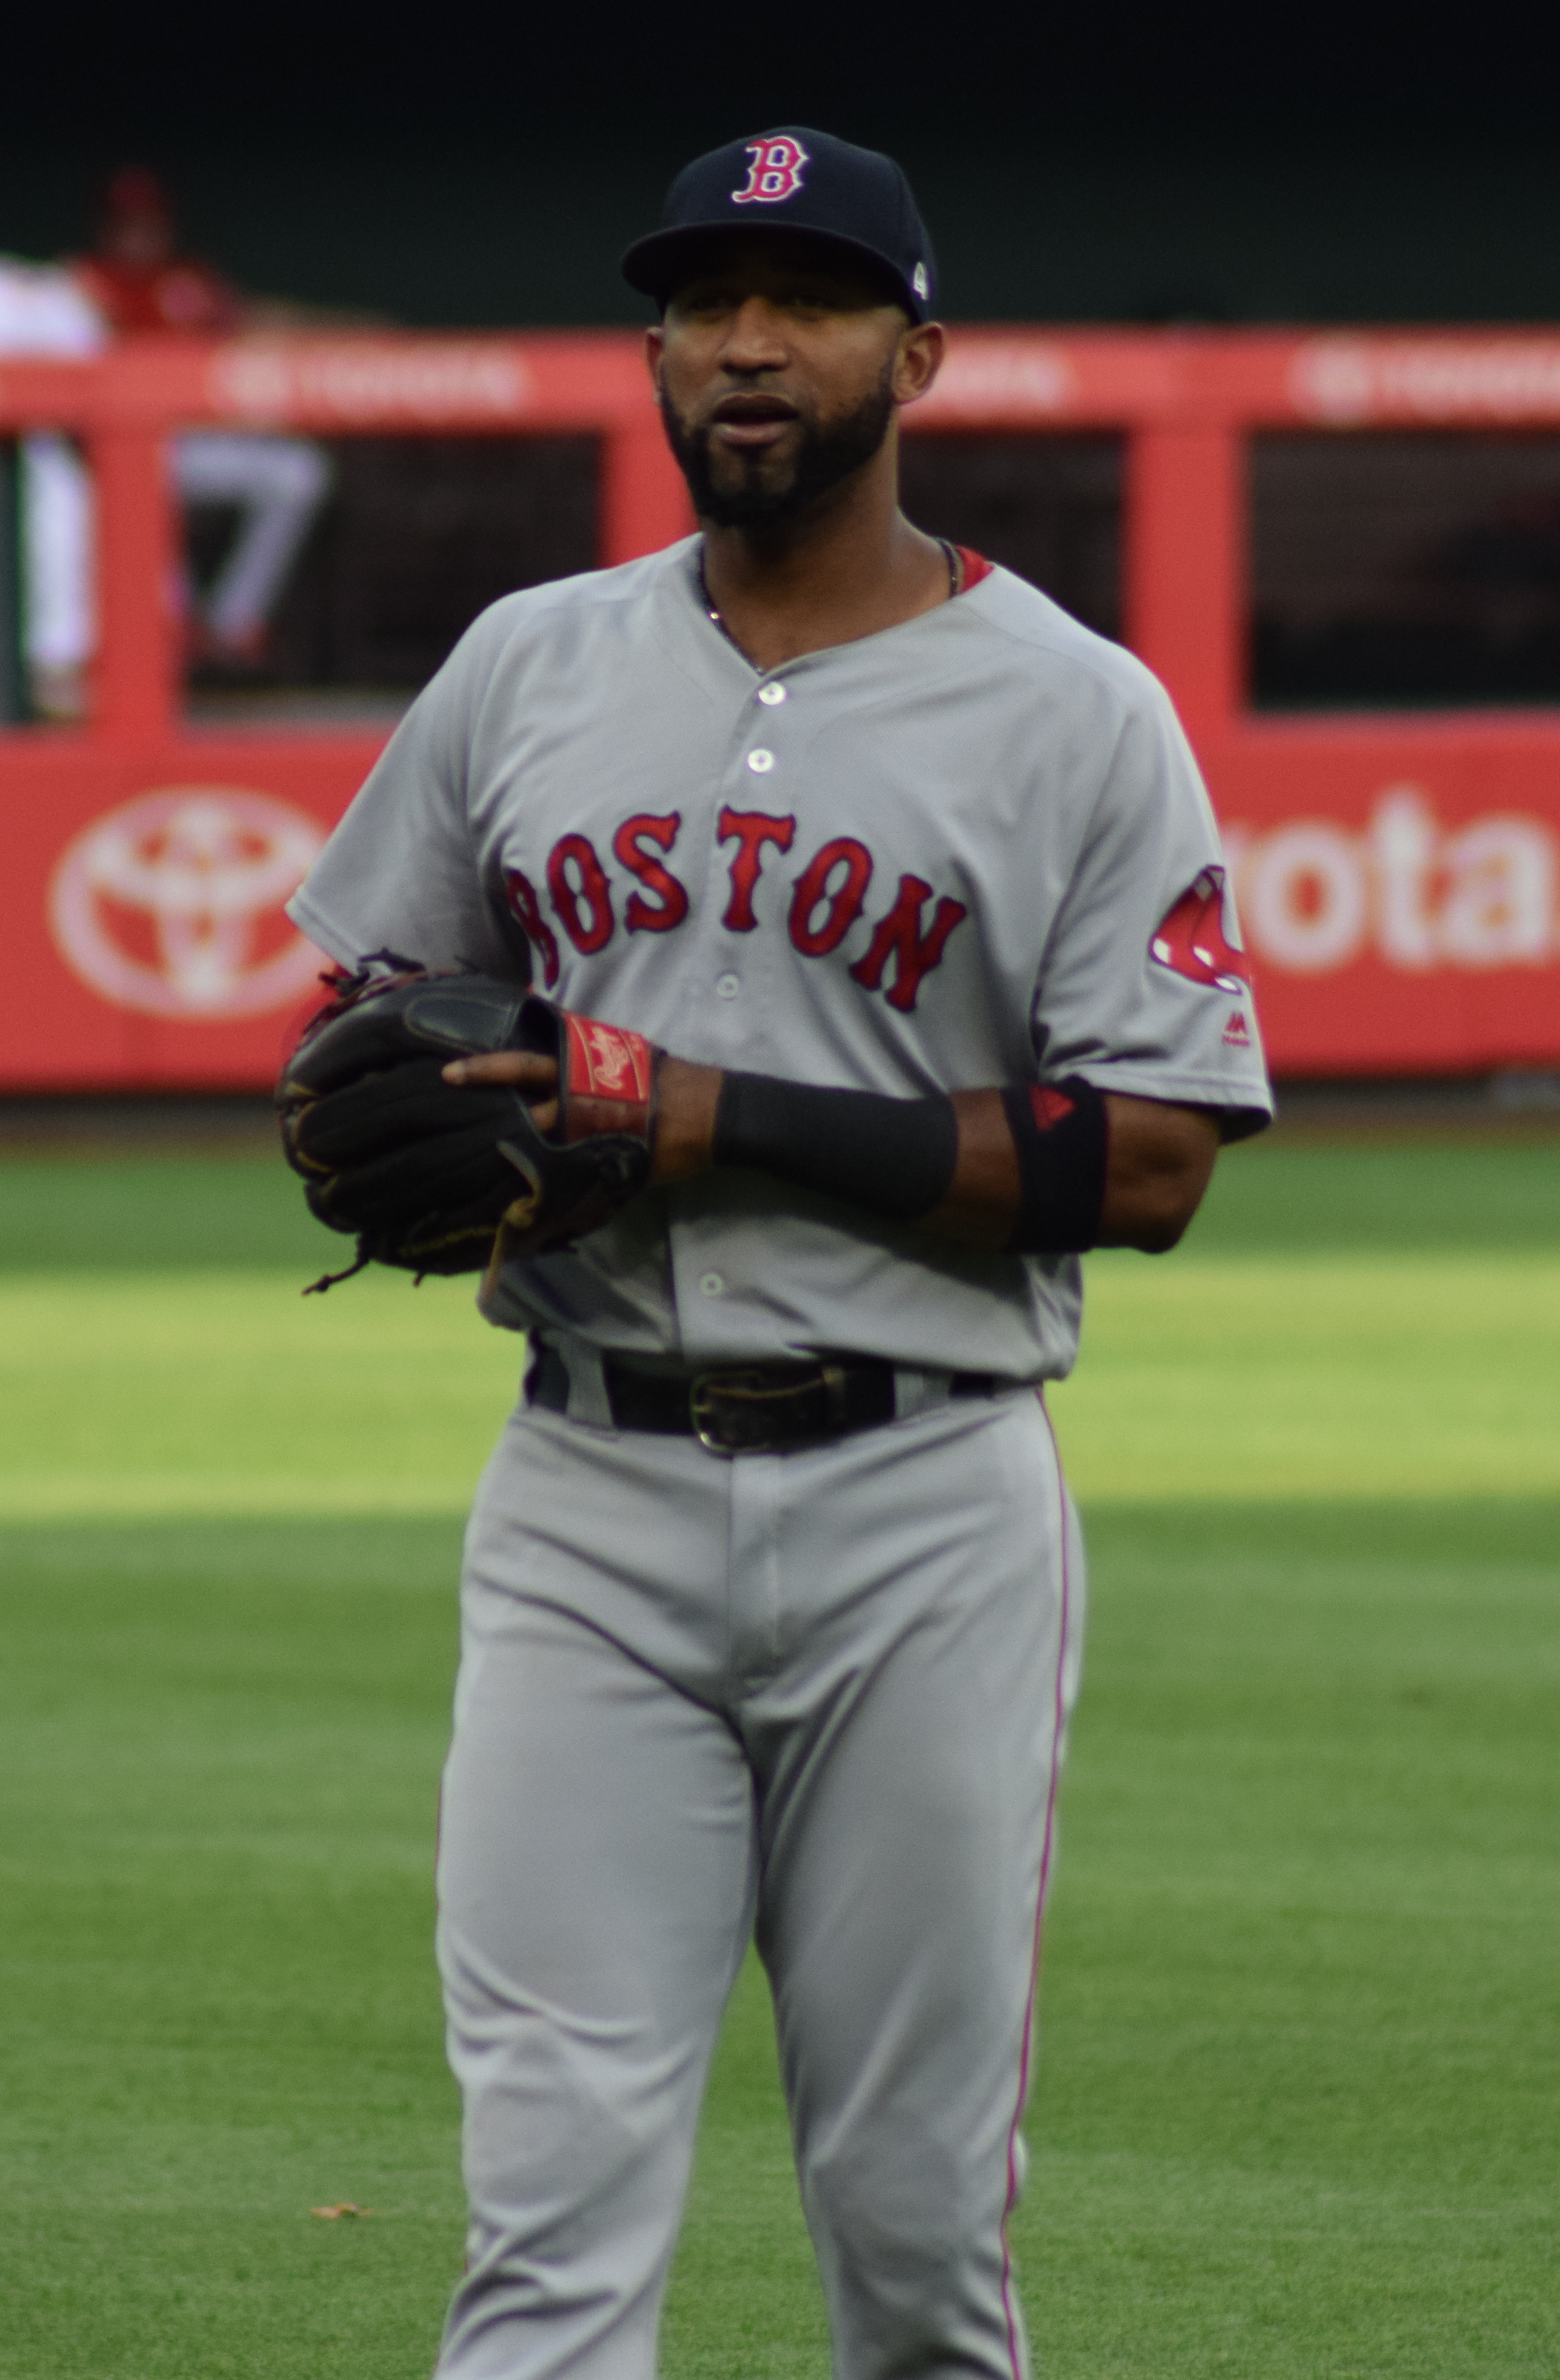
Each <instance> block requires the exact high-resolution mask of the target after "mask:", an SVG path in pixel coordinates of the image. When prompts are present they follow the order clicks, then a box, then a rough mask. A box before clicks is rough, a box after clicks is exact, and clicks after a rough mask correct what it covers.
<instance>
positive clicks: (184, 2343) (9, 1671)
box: [0, 1140, 1560, 2380]
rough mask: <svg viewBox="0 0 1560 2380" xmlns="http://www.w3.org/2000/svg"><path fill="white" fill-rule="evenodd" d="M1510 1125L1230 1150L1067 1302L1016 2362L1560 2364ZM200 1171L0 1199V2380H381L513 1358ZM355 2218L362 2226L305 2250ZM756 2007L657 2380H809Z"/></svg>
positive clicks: (1536, 1343)
mask: <svg viewBox="0 0 1560 2380" xmlns="http://www.w3.org/2000/svg"><path fill="white" fill-rule="evenodd" d="M1557 1189H1560V1143H1556V1142H1554V1141H1550V1142H1544V1141H1539V1140H1535V1141H1531V1142H1528V1143H1526V1144H1521V1145H1508V1146H1480V1145H1476V1144H1464V1145H1454V1144H1447V1145H1435V1144H1414V1145H1409V1146H1402V1147H1391V1146H1369V1145H1367V1146H1360V1147H1321V1146H1306V1145H1290V1146H1285V1145H1283V1144H1282V1143H1274V1144H1272V1145H1270V1146H1264V1145H1263V1144H1258V1145H1257V1146H1255V1147H1252V1148H1249V1149H1242V1150H1239V1151H1236V1152H1233V1153H1232V1154H1231V1155H1230V1157H1229V1158H1227V1160H1226V1161H1225V1163H1224V1165H1223V1167H1222V1168H1221V1172H1220V1177H1219V1179H1218V1181H1217V1183H1216V1184H1215V1193H1214V1195H1213V1196H1212V1197H1211V1199H1210V1201H1209V1205H1208V1208H1207V1209H1206V1210H1205V1213H1204V1215H1203V1218H1201V1219H1200V1220H1199V1223H1198V1225H1197V1226H1196V1228H1195V1230H1194V1232H1193V1233H1192V1235H1191V1238H1190V1239H1189V1241H1188V1243H1187V1244H1186V1246H1185V1247H1184V1248H1183V1249H1182V1250H1181V1251H1180V1252H1179V1253H1178V1254H1177V1255H1176V1256H1175V1257H1171V1258H1169V1259H1167V1260H1165V1261H1163V1262H1158V1263H1151V1262H1149V1261H1147V1260H1144V1259H1139V1258H1131V1257H1107V1258H1100V1259H1096V1260H1095V1261H1094V1264H1093V1267H1092V1283H1091V1300H1092V1313H1091V1318H1090V1327H1089V1332H1088V1341H1087V1353H1086V1355H1085V1359H1084V1361H1083V1363H1082V1365H1081V1366H1080V1369H1079V1373H1078V1376H1077V1378H1075V1380H1074V1381H1072V1382H1070V1383H1069V1384H1068V1386H1067V1387H1066V1388H1065V1389H1064V1390H1061V1391H1059V1392H1058V1395H1057V1397H1056V1399H1055V1409H1056V1412H1057V1415H1058V1427H1059V1428H1060V1430H1061V1433H1062V1436H1063V1442H1064V1446H1065V1448H1066V1450H1067V1451H1068V1455H1069V1459H1070V1465H1071V1468H1072V1472H1073V1475H1074V1479H1075V1483H1076V1485H1077V1487H1078V1488H1079V1491H1080V1493H1081V1495H1082V1499H1083V1500H1084V1503H1085V1507H1086V1511H1087V1514H1088V1520H1089V1527H1090V1540H1091V1552H1092V1566H1093V1589H1094V1613H1093V1622H1092V1631H1093V1633H1092V1638H1091V1644H1090V1652H1089V1663H1088V1676H1087V1682H1086V1689H1085V1695H1084V1701H1083V1704H1082V1710H1081V1713H1080V1718H1079V1721H1078V1725H1077V1730H1076V1734H1075V1741H1074V1750H1073V1761H1072V1768H1071V1774H1070V1779H1069V1784H1068V1789H1067V1794H1066V1801H1065V1806H1064V1818H1063V1857H1062V1864H1061V1871H1060V1877H1059V1882H1058V1889H1057V1896H1056V1900H1055V1904H1054V1909H1053V1913H1052V1916H1051V1920H1050V1923H1049V1925H1048V1928H1047V1944H1046V1982H1045V1990H1044V1995H1043V2003H1042V2007H1043V2034H1044V2044H1043V2054H1042V2061H1041V2067H1040V2076H1039V2083H1038V2087H1037V2090H1036V2094H1035V2099H1034V2107H1033V2109H1032V2115H1031V2122H1030V2140H1031V2147H1032V2153H1033V2160H1034V2162H1033V2168H1032V2173H1031V2180H1030V2187H1029V2191H1028V2194H1027V2196H1026V2198H1025V2201H1024V2204H1023V2207H1022V2215H1021V2217H1020V2219H1019V2222H1018V2224H1017V2226H1016V2231H1015V2240H1016V2246H1017V2250H1018V2253H1019V2257H1020V2260H1021V2273H1022V2281H1023V2286H1024V2294H1025V2298H1026V2302H1027V2304H1028V2307H1029V2313H1030V2321H1031V2325H1032V2330H1033V2332H1034V2338H1035V2342H1036V2349H1037V2363H1038V2366H1039V2369H1040V2370H1041V2372H1042V2373H1044V2374H1047V2375H1053V2380H1128V2375H1131V2380H1171V2375H1175V2376H1176V2380H1181V2375H1186V2376H1187V2380H1201V2375H1204V2374H1209V2375H1211V2374H1231V2375H1246V2374H1252V2375H1268V2374H1272V2375H1275V2380H1279V2375H1282V2376H1283V2380H1288V2375H1295V2380H1300V2375H1304V2380H1313V2375H1314V2380H1322V2375H1325V2380H1375V2376H1376V2375H1387V2374H1391V2375H1395V2380H1396V2376H1397V2375H1401V2380H1410V2375H1411V2380H1439V2375H1443V2374H1445V2375H1448V2380H1450V2375H1457V2376H1458V2380H1462V2375H1474V2374H1477V2375H1481V2380H1482V2375H1490V2376H1491V2380H1494V2375H1497V2374H1498V2375H1502V2380H1505V2375H1521V2380H1526V2375H1533V2380H1538V2375H1541V2374H1542V2375H1553V2374H1555V2373H1556V2371H1557V2370H1560V2317H1557V2313H1556V2302H1555V2299H1556V2293H1555V2289H1554V2234H1555V2221H1556V2189H1555V2159H1554V2141H1555V2138H1556V2133H1557V2128H1560V2088H1557V2084H1560V2073H1557V2068H1560V2028H1557V2023H1556V2020H1557V2018H1560V1749H1557V1746H1560V1696H1557V1694H1556V1686H1557V1683H1560V1677H1557V1672H1560V1654H1557V1649H1556V1647H1557V1633H1556V1619H1557V1616H1560V1614H1557V1604H1560V1591H1557V1590H1560V1360H1557V1359H1560V1223H1557V1214H1560V1200H1557V1196H1556V1192H1557ZM292 1190H293V1185H292V1184H290V1182H289V1181H288V1180H287V1179H286V1177H285V1176H284V1174H283V1173H282V1172H281V1171H280V1169H279V1168H276V1167H274V1166H273V1165H272V1163H270V1162H269V1161H265V1160H248V1159H244V1158H239V1157H229V1158H205V1159H198V1158H189V1159H187V1160H180V1159H167V1160H153V1159H151V1158H144V1159H134V1160H119V1161H117V1162H115V1163H114V1164H108V1163H103V1164H98V1163H94V1162H90V1161H86V1160H76V1161H70V1162H64V1161H61V1162H52V1161H43V1160H13V1161H11V1162H10V1163H8V1164H6V1166H4V1167H3V1168H0V1597H3V1602H4V1626H5V1639H4V1642H5V1648H6V1649H5V1655H4V1660H3V1663H0V1744H3V1745H4V1753H3V1756H0V1791H3V1794H4V1805H3V1808H0V1867H3V1874H4V1885H3V1900H0V2008H3V2010H4V2022H3V2023H0V2375H4V2380H227V2375H236V2380H238V2376H240V2375H241V2380H416V2375H418V2374H424V2373H426V2371H427V2369H428V2367H429V2361H430V2358H431V2354H432V2350H433V2345H434V2341H435V2338H436V2336H437V2330H438V2325H439V2321H440V2317H441V2311H442V2302H443V2299H444V2295H445V2292H446V2290H447V2288H448V2286H449V2283H450V2281H451V2279H452V2277H453V2273H454V2270H455V2266H456V2264H457V2261H458V2257H459V2253H460V2204H459V2193H458V2189H457V2182H456V2171H455V2120H456V2119H455V2107H454V2101H453V2092H452V2090H451V2086H450V2084H449V2083H448V2080H447V2078H446V2076H445V2073H444V2070H443V2066H442V2062H441V2046H440V2039H439V2014H438V2007H437V1995H436V1991H435V1988H434V1985H433V1980H432V1973H431V1966H430V1960H429V1925H430V1889H429V1864H430V1849H431V1837H432V1827H433V1812H434V1793H435V1786H436V1778H437V1770H438V1765H439V1761H440V1757H441V1750H442V1744H443V1738H444V1730H445V1723H446V1708H447V1701H448V1693H449V1684H450V1677H451V1671H452V1666H453V1642H454V1627H453V1620H454V1611H453V1573H454V1568H455V1562H456V1559H457V1552H458V1542H459V1534H460V1520H461V1512H462V1508H463V1505H464V1502H465V1500H466V1497H467V1495H468V1493H469V1490H470V1488H471V1484H472V1481H473V1479H474V1477H475V1475H476V1472H477V1470H478V1467H479V1465H480V1463H481V1461H482V1459H483V1456H484V1454H485V1451H486V1449H487V1446H488V1443H489V1442H490V1439H491V1437H492V1435H493V1433H494V1430H495V1428H496V1426H497V1423H498V1420H499V1418H500V1416H501V1415H502V1412H503V1410H504V1408H505V1406H506V1404H507V1403H508V1401H509V1399H510V1398H511V1396H512V1395H513V1392H514V1378H515V1372H516V1366H517V1349H516V1346H515V1344H514V1342H511V1341H508V1340H505V1339H504V1338H502V1337H501V1336H500V1335H499V1334H496V1333H493V1332H490V1331H488V1330H485V1329H484V1328H483V1327H482V1326H481V1325H480V1324H479V1323H478V1322H477V1320H476V1319H475V1318H474V1317H473V1316H472V1314H471V1311H470V1303H469V1285H468V1284H465V1283H453V1284H452V1283H432V1282H430V1283H429V1284H428V1285H427V1286H426V1287H424V1288H423V1289H422V1290H420V1291H417V1292H414V1291H413V1290H412V1289H411V1288H410V1286H409V1285H407V1284H405V1283H404V1282H402V1281H399V1280H393V1279H390V1278H385V1279H382V1280H380V1279H367V1280H363V1281H355V1282H353V1283H351V1284H350V1285H349V1286H348V1287H347V1288H345V1289H344V1290H342V1291H340V1292H338V1293H333V1295H332V1296H331V1297H329V1298H327V1299H323V1300H320V1299H309V1300H308V1301H301V1300H300V1299H299V1298H298V1296H297V1294H296V1291H297V1287H298V1285H299V1284H300V1283H301V1282H302V1281H306V1280H308V1278H310V1276H311V1273H312V1272H313V1271H317V1270H318V1269H320V1263H321V1261H322V1260H323V1259H324V1258H326V1257H332V1256H333V1255H334V1254H335V1244H330V1245H326V1244H325V1235H323V1234H320V1233H315V1232H314V1231H313V1228H312V1227H311V1226H309V1225H308V1223H307V1220H305V1219H304V1218H303V1217H302V1215H301V1211H300V1210H299V1209H298V1208H296V1205H295V1201H294V1198H293V1195H292ZM346 2200H350V2201H354V2202H356V2203H357V2204H359V2205H361V2206H363V2207H365V2208H368V2209H370V2210H371V2212H369V2213H368V2214H366V2215H365V2216H362V2217H361V2218H358V2219H355V2218H351V2217H347V2218H343V2219H340V2220H336V2221H322V2220H320V2219H319V2218H318V2217H316V2216H313V2215H312V2214H311V2213H310V2209H311V2208H313V2207H316V2206H320V2205H328V2204H337V2203H339V2202H342V2201H346ZM663 2369H664V2373H665V2374H666V2380H695V2375H709V2380H771V2376H772V2380H782V2375H783V2380H790V2375H796V2380H825V2375H826V2374H827V2372H828V2347H827V2340H826V2337H825V2331H824V2325H823V2319H822V2313H821V2307H820V2303H819V2301H818V2296H817V2291H816V2284H815V2282H814V2280H813V2277H812V2271H811V2261H810V2252H809V2249H808V2245H807V2241H806V2237H805V2233H804V2229H803V2227H802V2223H801V2219H800V2216H799V2215H798V2212H797V2209H796V2205H795V2198H794V2191H793V2187H792V2180H791V2175H790V2168H789V2160H788V2155H787V2147H786V2139H785V2131H784V2121H783V2116H782V2113H781V2110H780V2105H779V2100H778V2095H777V2093H776V2089H775V2084H774V2079H773V2072H772V2052H771V2046H770V2041H769V2034H768V2016H767V2010H766V2006H765V2000H764V1994H763V1986H762V1981H761V1978H759V1977H758V1976H757V1975H756V1973H754V1972H753V1971H752V1970H751V1969H750V1970H749V1972H748V1973H746V1974H745V1975H744V1981H743V1984H742V1985H741V1987H740V1989H739V1992H738V1995H737V1998H736V1999H735V2001H734V2003H733V2007H732V2014H731V2019H730V2022H729V2023H728V2027H727V2031H726V2035H725V2038H724V2041H723V2043H722V2046H721V2050H720V2058H719V2061H718V2065H717V2070H716V2072H715V2076H714V2079H713V2081H712V2084H711V2090H710V2095H709V2099H708V2103H707V2113H706V2121H705V2127H704V2133H703V2138H702V2143H701V2151H700V2158H699V2164H698V2169H697V2173H696V2176H695V2185H694V2190H693V2193H692V2198H691V2202H690V2207H689V2216H688V2222H687V2226H686V2229H685V2233H684V2239H683V2248H682V2251H681V2253H680V2257H679V2262H678V2266H677V2270H676V2275H675V2278H674V2283H673V2288H672V2292H671V2301H670V2304H669V2307H668V2313H667V2320H666V2326H665V2336H664V2348H663Z"/></svg>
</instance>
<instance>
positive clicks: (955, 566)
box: [699, 537, 964, 652]
mask: <svg viewBox="0 0 1560 2380" xmlns="http://www.w3.org/2000/svg"><path fill="white" fill-rule="evenodd" d="M937 543H938V544H939V545H940V546H941V548H942V553H943V559H944V561H945V562H946V563H947V565H948V593H949V601H952V599H953V597H954V596H955V595H961V594H962V593H963V591H964V565H963V563H962V561H961V558H960V554H959V549H958V547H957V546H956V545H950V544H949V541H948V540H947V538H946V537H939V538H938V540H937ZM699 593H700V594H701V595H702V597H703V598H704V608H705V611H706V612H707V614H708V615H709V617H710V619H711V620H713V621H714V623H715V625H716V626H717V627H718V628H719V629H720V634H721V635H722V636H723V637H725V639H726V641H727V643H728V644H732V645H735V644H736V642H737V640H736V638H735V637H733V636H732V632H731V630H730V628H728V626H727V625H726V621H725V615H724V614H723V613H722V612H721V611H720V607H719V605H718V604H716V603H715V602H713V601H711V599H710V593H709V581H708V579H707V577H705V575H704V547H703V545H702V544H701V545H700V547H699ZM737 650H738V651H739V652H741V650H742V647H741V646H740V645H737Z"/></svg>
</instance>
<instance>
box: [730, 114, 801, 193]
mask: <svg viewBox="0 0 1560 2380" xmlns="http://www.w3.org/2000/svg"><path fill="white" fill-rule="evenodd" d="M746 147H747V154H748V158H749V161H750V162H749V164H748V168H747V182H746V186H745V188H743V189H740V190H733V191H732V200H733V201H734V202H735V204H736V205H737V206H739V207H748V206H755V205H756V206H760V207H773V206H778V205H779V204H780V200H781V199H793V198H794V197H795V196H796V193H797V191H798V190H799V189H800V188H801V187H802V168H803V166H804V165H805V164H807V163H808V162H809V160H808V156H807V152H806V151H805V150H804V148H803V146H802V143H801V142H800V140H792V137H791V135H790V133H789V132H777V133H776V134H774V136H773V137H772V139H770V140H749V141H748V142H747V144H746Z"/></svg>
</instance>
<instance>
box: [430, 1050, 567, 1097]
mask: <svg viewBox="0 0 1560 2380" xmlns="http://www.w3.org/2000/svg"><path fill="white" fill-rule="evenodd" d="M444 1080H445V1081H446V1082H447V1083H517V1084H519V1085H520V1086H521V1087H522V1088H523V1089H525V1090H527V1091H550V1090H552V1089H554V1088H555V1087H556V1086H557V1082H558V1062H557V1060H556V1059H554V1058H544V1057H542V1056H541V1055H540V1054H539V1052H538V1051H537V1050H490V1051H488V1052H486V1053H484V1054H483V1055H482V1056H480V1057H476V1058H452V1059H451V1061H450V1062H449V1064H448V1065H447V1066H446V1067H445V1069H444Z"/></svg>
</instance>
